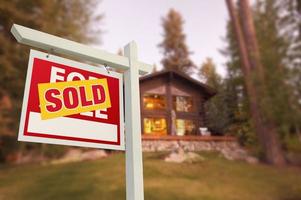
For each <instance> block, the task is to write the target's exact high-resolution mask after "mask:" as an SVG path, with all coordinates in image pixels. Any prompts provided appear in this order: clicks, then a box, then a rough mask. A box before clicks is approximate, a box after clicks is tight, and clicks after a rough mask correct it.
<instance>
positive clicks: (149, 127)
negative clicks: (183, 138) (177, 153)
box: [143, 118, 167, 135]
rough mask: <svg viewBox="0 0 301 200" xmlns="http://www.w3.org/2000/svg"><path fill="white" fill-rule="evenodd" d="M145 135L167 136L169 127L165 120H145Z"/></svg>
mask: <svg viewBox="0 0 301 200" xmlns="http://www.w3.org/2000/svg"><path fill="white" fill-rule="evenodd" d="M143 125H144V134H146V135H166V134H167V126H166V119H165V118H144V120H143Z"/></svg>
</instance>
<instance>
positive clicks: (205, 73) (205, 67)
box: [199, 58, 229, 134]
mask: <svg viewBox="0 0 301 200" xmlns="http://www.w3.org/2000/svg"><path fill="white" fill-rule="evenodd" d="M199 76H200V78H201V79H202V80H204V81H205V83H206V84H207V85H209V86H211V87H212V88H214V89H215V90H216V91H217V94H216V95H215V96H214V97H212V98H211V99H210V100H209V101H207V102H206V104H205V110H206V113H205V114H206V117H205V118H206V122H205V123H206V126H208V128H209V130H210V131H211V132H213V133H214V134H225V132H226V128H227V126H228V125H229V116H228V108H227V106H226V104H225V101H226V98H227V97H226V95H227V94H226V91H225V89H226V88H225V85H224V82H223V80H222V78H221V76H220V75H219V74H218V73H217V72H216V67H215V64H214V63H213V61H212V59H211V58H207V59H206V61H205V62H204V63H203V64H202V65H201V68H200V71H199Z"/></svg>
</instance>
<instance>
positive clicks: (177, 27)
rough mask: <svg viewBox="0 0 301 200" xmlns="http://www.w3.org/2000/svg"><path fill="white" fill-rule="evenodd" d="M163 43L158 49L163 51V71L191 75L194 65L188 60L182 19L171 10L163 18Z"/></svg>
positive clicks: (177, 13)
mask: <svg viewBox="0 0 301 200" xmlns="http://www.w3.org/2000/svg"><path fill="white" fill-rule="evenodd" d="M162 21H163V23H162V25H163V29H164V34H163V37H164V39H163V41H162V42H161V43H160V44H159V47H161V48H162V50H163V55H164V58H163V59H162V61H161V62H162V64H163V67H164V68H165V69H173V70H178V71H181V72H185V73H188V74H189V73H191V72H192V71H191V70H192V69H193V68H195V65H194V64H193V62H192V61H191V60H190V58H189V54H190V52H189V50H188V47H187V45H186V43H185V37H186V36H185V34H184V33H183V23H184V22H183V19H182V16H181V15H180V13H179V12H177V11H175V10H174V9H171V10H170V11H169V13H168V14H167V16H166V18H163V20H162Z"/></svg>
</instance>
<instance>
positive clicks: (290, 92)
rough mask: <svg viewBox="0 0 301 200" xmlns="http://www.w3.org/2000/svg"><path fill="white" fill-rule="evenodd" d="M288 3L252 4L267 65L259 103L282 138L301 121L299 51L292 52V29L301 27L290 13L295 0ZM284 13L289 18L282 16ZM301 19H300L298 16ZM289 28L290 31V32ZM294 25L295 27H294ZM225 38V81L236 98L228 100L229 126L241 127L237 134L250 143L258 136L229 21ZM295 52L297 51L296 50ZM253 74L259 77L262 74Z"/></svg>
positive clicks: (231, 127) (268, 0)
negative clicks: (294, 83)
mask: <svg viewBox="0 0 301 200" xmlns="http://www.w3.org/2000/svg"><path fill="white" fill-rule="evenodd" d="M285 2H286V3H287V4H286V3H285ZM285 2H284V1H283V2H282V1H274V0H265V1H256V2H255V5H254V7H253V16H254V23H255V27H256V35H257V40H258V44H259V50H260V56H261V63H262V65H263V68H264V74H263V77H264V86H258V87H264V89H263V93H262V94H261V101H260V102H259V103H260V108H261V110H262V112H263V113H264V115H265V117H266V118H268V119H271V120H272V121H273V122H274V123H275V124H276V126H277V129H278V133H279V134H280V136H281V138H282V139H283V138H284V137H285V135H286V134H289V133H290V132H291V130H292V127H295V126H296V125H297V124H300V122H301V120H300V119H301V118H300V111H301V108H300V104H299V105H298V100H299V101H300V99H301V98H300V96H299V97H297V98H295V97H296V95H295V94H297V93H298V92H296V90H298V89H297V88H298V87H295V86H292V85H293V84H291V83H292V82H294V81H295V80H298V78H296V77H299V76H300V75H301V73H297V71H296V70H295V68H293V67H292V65H293V63H294V62H295V60H296V59H298V54H291V53H290V52H291V50H292V46H293V47H295V46H296V45H295V44H296V41H297V39H296V38H295V39H294V40H293V39H292V31H293V32H294V33H296V31H297V29H296V27H298V26H295V25H294V24H296V20H295V21H294V20H292V16H290V15H291V12H289V11H290V9H293V8H294V7H292V6H289V5H292V4H294V5H295V3H296V1H295V0H287V1H286V0H285ZM289 3H290V4H289ZM284 14H285V15H288V16H290V17H288V16H286V17H283V15H284ZM294 17H295V15H294ZM289 18H290V20H289ZM284 19H285V20H284ZM299 21H301V20H300V19H299ZM241 23H243V22H241ZM288 27H289V28H290V31H288V30H289V29H288ZM292 27H295V28H293V30H292V29H291V28H292ZM300 30H301V29H300ZM297 32H298V31H297ZM294 37H295V36H294ZM289 38H290V39H289ZM226 40H227V46H226V48H225V49H224V50H223V51H222V53H223V54H224V55H226V56H227V57H228V62H227V65H226V66H227V71H228V75H227V78H226V80H225V81H226V82H227V85H228V86H227V87H228V88H229V93H230V94H229V95H230V96H232V99H233V101H230V102H228V103H229V104H228V106H229V107H230V108H231V109H230V111H231V112H232V114H231V116H232V118H231V121H232V122H231V124H232V125H231V126H230V127H229V130H232V131H230V132H233V130H238V131H237V132H236V134H238V135H239V137H240V138H245V139H243V140H244V141H245V142H246V143H250V142H247V141H253V140H254V139H253V138H255V136H254V133H253V132H254V131H253V127H252V124H251V120H250V119H251V116H250V112H249V102H248V99H249V97H248V94H247V93H246V88H245V83H244V77H243V73H242V70H241V66H240V65H241V62H240V58H239V51H238V44H237V41H236V40H235V37H234V32H233V28H232V26H231V23H230V22H229V23H228V26H227V36H226ZM300 49H301V48H299V51H300ZM299 51H298V52H299ZM295 52H297V51H296V50H295ZM293 57H294V59H293ZM299 58H300V56H299ZM293 60H294V61H293ZM293 71H294V73H295V74H294V78H292V76H291V74H292V72H293ZM254 75H255V76H259V74H254ZM254 78H255V77H254ZM300 80H301V79H300ZM298 84H300V83H298ZM296 85H297V84H296ZM299 88H300V87H299ZM241 135H243V137H241ZM251 143H253V142H251ZM255 144H256V143H255Z"/></svg>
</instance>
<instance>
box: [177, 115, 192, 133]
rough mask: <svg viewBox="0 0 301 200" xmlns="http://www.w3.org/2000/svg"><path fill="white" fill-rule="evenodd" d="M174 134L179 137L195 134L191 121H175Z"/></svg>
mask: <svg viewBox="0 0 301 200" xmlns="http://www.w3.org/2000/svg"><path fill="white" fill-rule="evenodd" d="M176 129H177V131H176V134H177V135H179V136H183V135H192V134H194V133H195V124H194V122H193V121H192V120H186V119H176Z"/></svg>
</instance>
